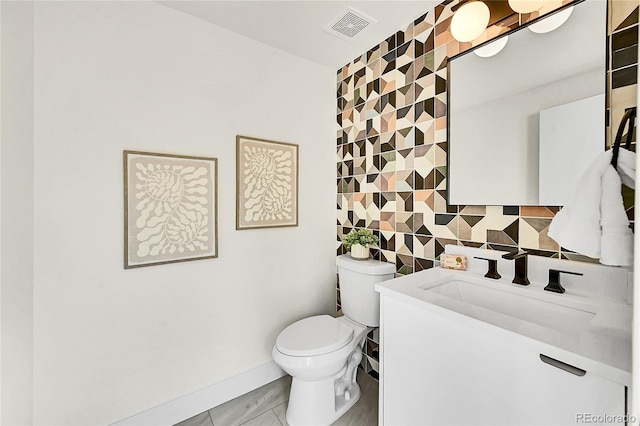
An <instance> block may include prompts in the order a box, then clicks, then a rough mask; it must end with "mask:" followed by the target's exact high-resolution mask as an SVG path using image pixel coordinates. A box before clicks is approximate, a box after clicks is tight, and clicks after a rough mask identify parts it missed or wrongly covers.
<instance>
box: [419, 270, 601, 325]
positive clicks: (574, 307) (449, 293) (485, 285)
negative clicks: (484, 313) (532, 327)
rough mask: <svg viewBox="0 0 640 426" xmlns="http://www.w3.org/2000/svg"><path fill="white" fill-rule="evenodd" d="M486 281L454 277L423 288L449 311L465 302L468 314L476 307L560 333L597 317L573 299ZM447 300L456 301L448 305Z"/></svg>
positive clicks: (586, 304) (594, 309)
mask: <svg viewBox="0 0 640 426" xmlns="http://www.w3.org/2000/svg"><path fill="white" fill-rule="evenodd" d="M485 281H486V280H482V279H475V280H474V279H469V280H464V279H454V278H451V279H445V280H441V281H440V282H435V283H434V282H431V283H429V284H427V285H424V286H421V288H423V289H424V291H425V292H427V293H429V294H431V295H433V296H435V297H437V298H438V301H439V302H440V304H442V303H443V302H444V304H445V305H448V306H446V307H447V308H449V309H453V310H458V309H456V308H457V307H461V306H459V305H460V302H462V304H463V306H464V310H465V311H468V310H469V308H470V307H473V306H477V307H480V308H483V309H488V310H490V311H492V312H497V313H499V314H503V315H508V316H510V317H513V318H517V319H520V320H523V321H527V322H531V323H534V324H537V325H540V326H543V327H547V328H550V329H555V330H559V331H570V332H572V331H579V330H582V329H584V328H586V327H588V326H589V323H590V322H591V320H592V319H593V318H594V317H595V316H596V314H597V309H596V307H595V306H594V305H591V304H589V303H584V302H580V301H576V300H573V299H571V300H570V299H569V298H567V297H566V296H558V295H556V294H541V293H536V292H534V291H532V290H533V289H529V288H527V287H522V288H517V287H513V286H510V285H508V284H505V283H495V284H494V283H490V282H485ZM500 286H504V288H501V287H500ZM545 293H546V292H545ZM561 297H562V299H561ZM447 300H450V301H455V302H454V303H447ZM456 302H457V303H456ZM460 313H464V312H460Z"/></svg>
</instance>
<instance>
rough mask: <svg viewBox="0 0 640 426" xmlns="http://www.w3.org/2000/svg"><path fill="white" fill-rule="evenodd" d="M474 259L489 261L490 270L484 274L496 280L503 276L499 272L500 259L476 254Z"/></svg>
mask: <svg viewBox="0 0 640 426" xmlns="http://www.w3.org/2000/svg"><path fill="white" fill-rule="evenodd" d="M473 258H474V259H481V260H486V261H487V262H489V270H488V271H487V273H486V274H484V276H485V277H487V278H493V279H494V280H499V279H500V278H502V275H500V274H499V273H498V260H497V259H489V258H488V257H478V256H474V257H473Z"/></svg>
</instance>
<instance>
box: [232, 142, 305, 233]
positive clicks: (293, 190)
mask: <svg viewBox="0 0 640 426" xmlns="http://www.w3.org/2000/svg"><path fill="white" fill-rule="evenodd" d="M282 226H298V145H296V144H292V143H284V142H275V141H269V140H265V139H256V138H250V137H247V136H237V137H236V229H255V228H274V227H282Z"/></svg>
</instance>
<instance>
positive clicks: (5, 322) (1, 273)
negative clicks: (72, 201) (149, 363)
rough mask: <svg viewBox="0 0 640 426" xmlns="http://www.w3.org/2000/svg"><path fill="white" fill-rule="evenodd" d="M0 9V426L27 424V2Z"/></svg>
mask: <svg viewBox="0 0 640 426" xmlns="http://www.w3.org/2000/svg"><path fill="white" fill-rule="evenodd" d="M0 8H1V9H2V20H1V21H0V28H1V39H2V46H1V53H2V56H1V58H2V68H1V76H2V77H1V81H0V85H1V86H2V96H1V111H2V116H1V123H2V130H1V132H0V141H1V145H0V171H1V174H0V205H1V210H0V235H1V236H2V239H1V240H0V250H1V252H2V257H1V258H0V322H1V324H2V325H1V329H0V335H1V336H2V345H1V350H0V358H1V362H0V378H1V381H0V388H1V390H2V397H1V398H0V424H3V425H18V424H31V423H32V421H33V416H32V411H33V410H32V409H33V400H32V393H33V356H32V350H33V332H32V329H33V206H34V203H33V60H34V58H33V4H31V3H26V2H25V3H20V2H6V1H3V2H1V4H0Z"/></svg>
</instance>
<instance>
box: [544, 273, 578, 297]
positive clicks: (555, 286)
mask: <svg viewBox="0 0 640 426" xmlns="http://www.w3.org/2000/svg"><path fill="white" fill-rule="evenodd" d="M560 274H570V275H580V276H582V275H584V274H583V273H581V272H573V271H562V270H560V269H549V283H548V284H547V286H546V287H545V288H544V289H545V290H547V291H552V292H554V293H561V294H562V293H564V292H565V289H564V287H562V285H561V284H560Z"/></svg>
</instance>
